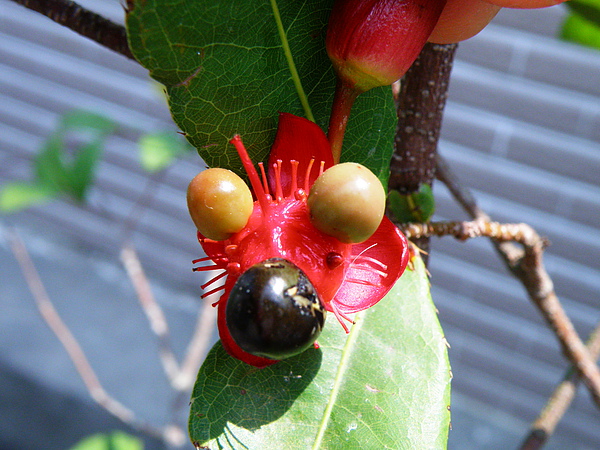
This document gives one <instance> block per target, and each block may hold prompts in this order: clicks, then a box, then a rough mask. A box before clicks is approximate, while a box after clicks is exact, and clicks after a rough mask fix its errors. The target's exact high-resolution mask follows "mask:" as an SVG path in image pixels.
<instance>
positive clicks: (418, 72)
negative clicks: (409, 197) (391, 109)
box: [389, 43, 457, 194]
mask: <svg viewBox="0 0 600 450" xmlns="http://www.w3.org/2000/svg"><path fill="white" fill-rule="evenodd" d="M456 48H457V44H448V45H438V44H430V43H428V44H425V47H423V50H422V51H421V54H420V55H419V57H418V58H417V59H416V61H415V62H414V63H413V65H412V66H411V68H410V69H409V70H408V72H407V73H406V75H405V76H404V78H403V79H402V82H401V86H400V93H399V97H398V128H397V131H396V140H395V147H396V148H395V151H394V155H393V156H392V163H391V167H390V170H391V174H390V182H389V188H390V189H395V190H397V191H399V192H400V193H401V194H411V193H413V192H417V191H418V190H419V187H420V186H421V184H429V185H431V184H432V183H433V179H434V177H435V161H436V153H437V144H438V140H439V137H440V128H441V125H442V116H443V112H444V107H445V105H446V99H447V97H448V86H449V80H450V72H451V71H452V62H453V59H454V53H455V51H456Z"/></svg>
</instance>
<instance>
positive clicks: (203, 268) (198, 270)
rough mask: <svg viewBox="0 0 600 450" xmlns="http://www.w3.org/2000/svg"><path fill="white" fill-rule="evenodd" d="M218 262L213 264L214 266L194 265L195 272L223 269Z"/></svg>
mask: <svg viewBox="0 0 600 450" xmlns="http://www.w3.org/2000/svg"><path fill="white" fill-rule="evenodd" d="M222 268H223V267H221V266H220V265H218V264H213V265H212V266H202V267H192V271H193V272H208V271H209V270H216V269H222Z"/></svg>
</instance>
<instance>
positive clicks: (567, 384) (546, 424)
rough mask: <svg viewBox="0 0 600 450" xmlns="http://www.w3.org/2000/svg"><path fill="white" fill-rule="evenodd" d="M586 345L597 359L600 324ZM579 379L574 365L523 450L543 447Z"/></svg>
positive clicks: (536, 421)
mask: <svg viewBox="0 0 600 450" xmlns="http://www.w3.org/2000/svg"><path fill="white" fill-rule="evenodd" d="M586 345H587V349H588V351H589V352H590V355H592V357H593V358H595V359H597V358H598V357H599V356H600V324H598V325H596V328H595V329H594V331H593V332H592V333H591V334H590V337H589V338H588V340H587V344H586ZM579 381H580V377H579V373H578V372H577V369H576V368H575V367H574V366H571V367H569V369H568V370H567V372H566V373H565V376H564V377H563V380H562V382H561V383H560V384H559V385H558V386H557V387H556V389H555V390H554V392H553V393H552V395H551V396H550V398H549V399H548V402H547V403H546V406H545V407H544V409H543V410H542V412H541V413H540V415H539V416H538V418H537V419H536V420H535V422H533V424H532V425H531V428H530V430H529V435H528V436H527V437H526V438H525V441H524V442H523V444H522V446H521V450H537V449H540V448H542V447H543V445H544V444H545V443H546V441H547V440H548V438H549V437H550V436H552V433H554V429H555V428H556V425H557V424H558V422H559V421H560V419H561V418H562V417H563V415H564V414H565V412H566V411H567V409H568V408H569V406H570V405H571V402H572V401H573V398H574V397H575V393H576V392H577V387H578V385H579Z"/></svg>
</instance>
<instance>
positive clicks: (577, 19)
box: [560, 12, 600, 49]
mask: <svg viewBox="0 0 600 450" xmlns="http://www.w3.org/2000/svg"><path fill="white" fill-rule="evenodd" d="M560 37H561V38H562V39H564V40H566V41H571V42H575V43H577V44H581V45H585V46H587V47H592V48H596V49H600V25H599V23H598V22H596V21H592V20H588V18H587V17H584V16H582V15H580V14H578V13H577V12H573V13H571V14H569V15H568V16H567V18H566V19H565V21H564V22H563V25H562V29H561V36H560Z"/></svg>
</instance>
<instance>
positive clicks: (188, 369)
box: [174, 301, 216, 392]
mask: <svg viewBox="0 0 600 450" xmlns="http://www.w3.org/2000/svg"><path fill="white" fill-rule="evenodd" d="M215 324H216V308H214V307H213V306H212V304H211V302H210V301H207V302H205V303H204V304H203V305H202V308H201V310H200V312H199V313H198V319H197V321H196V329H195V330H194V335H193V336H192V339H191V340H190V343H189V344H188V348H187V350H186V353H185V357H184V359H183V363H182V364H181V370H180V371H179V375H178V377H177V379H176V380H175V382H174V386H175V387H176V388H177V389H179V390H181V391H186V392H187V391H189V389H190V388H191V387H192V386H193V385H194V381H195V380H196V374H197V372H198V367H200V363H201V362H202V360H203V359H204V357H205V356H206V353H207V352H208V346H209V344H210V342H211V337H212V335H213V332H214V330H215Z"/></svg>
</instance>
